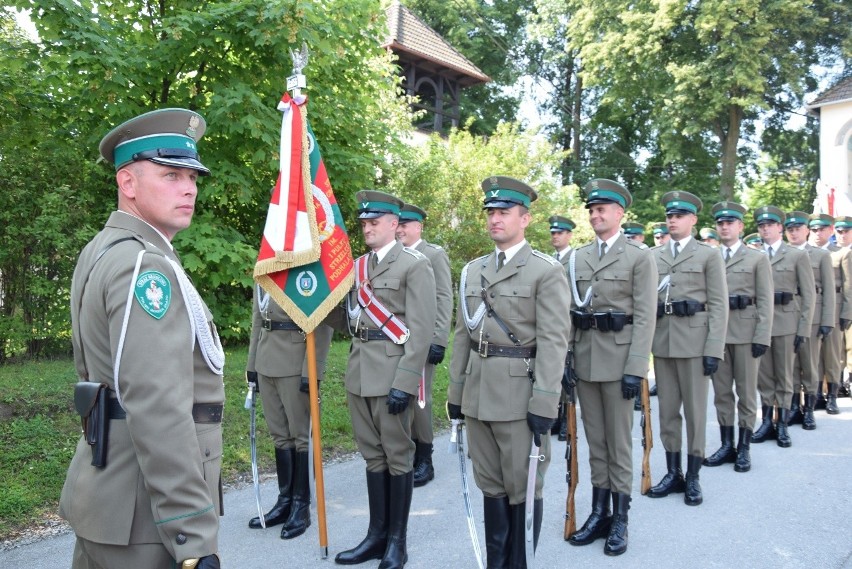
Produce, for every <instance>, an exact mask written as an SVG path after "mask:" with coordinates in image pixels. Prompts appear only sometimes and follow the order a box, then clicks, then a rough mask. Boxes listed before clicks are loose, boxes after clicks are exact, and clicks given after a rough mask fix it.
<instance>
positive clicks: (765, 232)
mask: <svg viewBox="0 0 852 569" xmlns="http://www.w3.org/2000/svg"><path fill="white" fill-rule="evenodd" d="M782 230H783V229H782V227H781V224H780V223H778V222H777V221H770V222H768V223H761V224H760V225H758V226H757V233H758V234H759V235H760V238H761V239H763V242H764V243H766V244H767V245H774V244H775V243H776V242H777V241H778V240H779V239H781V231H782Z"/></svg>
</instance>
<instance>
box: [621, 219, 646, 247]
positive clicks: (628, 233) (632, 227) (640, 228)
mask: <svg viewBox="0 0 852 569" xmlns="http://www.w3.org/2000/svg"><path fill="white" fill-rule="evenodd" d="M621 229H623V230H624V236H625V237H627V239H629V240H630V241H635V242H636V244H637V245H639V248H640V249H648V246H647V245H645V226H644V225H642V224H641V223H637V222H635V221H626V222H624V223H623V224H622V225H621Z"/></svg>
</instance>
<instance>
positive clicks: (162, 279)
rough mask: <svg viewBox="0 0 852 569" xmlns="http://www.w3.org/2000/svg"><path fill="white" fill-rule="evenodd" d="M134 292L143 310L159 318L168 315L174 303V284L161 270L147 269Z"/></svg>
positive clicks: (140, 276)
mask: <svg viewBox="0 0 852 569" xmlns="http://www.w3.org/2000/svg"><path fill="white" fill-rule="evenodd" d="M134 293H135V296H136V301H137V302H138V303H139V306H141V307H142V310H144V311H145V312H147V313H148V314H149V315H150V316H153V317H154V318H156V319H157V320H159V319H161V318H162V317H163V316H165V315H166V312H167V311H168V309H169V306H170V305H171V303H172V284H171V283H170V282H169V279H168V278H167V277H166V275H164V274H163V273H161V272H159V271H145V272H144V273H142V274H141V275H139V278H137V279H136V284H135V285H134Z"/></svg>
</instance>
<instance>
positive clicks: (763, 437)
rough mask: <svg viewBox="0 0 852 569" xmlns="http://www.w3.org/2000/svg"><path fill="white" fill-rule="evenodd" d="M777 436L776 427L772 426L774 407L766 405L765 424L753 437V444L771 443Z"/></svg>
mask: <svg viewBox="0 0 852 569" xmlns="http://www.w3.org/2000/svg"><path fill="white" fill-rule="evenodd" d="M776 436H777V435H776V434H775V425H773V424H772V406H771V405H764V406H763V422H762V423H761V424H760V426H759V427H758V428H757V430H756V431H755V432H754V434H753V435H752V436H751V442H753V443H762V442H763V441H771V440H774V439H775V437H776Z"/></svg>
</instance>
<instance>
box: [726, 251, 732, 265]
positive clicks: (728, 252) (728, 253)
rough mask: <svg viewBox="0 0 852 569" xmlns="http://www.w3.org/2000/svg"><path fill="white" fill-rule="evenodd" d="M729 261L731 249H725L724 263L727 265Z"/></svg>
mask: <svg viewBox="0 0 852 569" xmlns="http://www.w3.org/2000/svg"><path fill="white" fill-rule="evenodd" d="M730 260H731V248H730V247H725V262H726V263H727V262H728V261H730Z"/></svg>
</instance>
